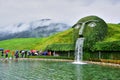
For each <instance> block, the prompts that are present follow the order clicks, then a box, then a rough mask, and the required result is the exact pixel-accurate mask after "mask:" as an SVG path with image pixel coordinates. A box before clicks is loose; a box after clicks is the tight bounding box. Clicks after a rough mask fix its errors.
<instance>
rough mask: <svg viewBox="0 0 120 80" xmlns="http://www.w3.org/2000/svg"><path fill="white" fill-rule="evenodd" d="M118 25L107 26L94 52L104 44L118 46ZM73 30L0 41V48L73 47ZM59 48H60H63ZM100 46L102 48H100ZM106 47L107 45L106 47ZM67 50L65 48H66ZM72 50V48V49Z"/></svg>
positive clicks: (39, 48)
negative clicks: (103, 36)
mask: <svg viewBox="0 0 120 80" xmlns="http://www.w3.org/2000/svg"><path fill="white" fill-rule="evenodd" d="M119 33H120V25H118V24H108V33H107V36H106V37H105V38H104V40H103V41H102V42H97V43H96V44H95V46H94V50H99V49H103V48H104V47H105V45H104V44H107V43H112V42H117V43H119V44H118V46H119V45H120V35H119ZM73 42H74V40H73V29H72V28H71V29H69V30H66V31H64V32H59V33H57V34H54V35H52V36H49V37H46V38H16V39H10V40H4V41H0V48H4V49H10V50H31V49H37V50H45V49H46V48H47V47H48V45H49V46H50V45H52V46H53V44H64V45H65V44H69V45H73ZM64 45H63V46H60V47H64ZM101 45H102V46H101ZM107 46H108V45H107ZM110 47H111V46H110ZM66 48H67V47H66ZM72 49H74V48H72Z"/></svg>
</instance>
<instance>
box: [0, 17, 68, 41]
mask: <svg viewBox="0 0 120 80" xmlns="http://www.w3.org/2000/svg"><path fill="white" fill-rule="evenodd" d="M68 28H70V26H69V25H68V24H66V23H60V22H55V21H53V20H51V19H41V20H36V21H32V22H29V23H18V24H12V25H8V26H3V27H1V29H0V35H1V36H0V40H5V39H11V38H31V37H47V36H50V35H52V34H54V33H57V32H60V31H64V30H67V29H68Z"/></svg>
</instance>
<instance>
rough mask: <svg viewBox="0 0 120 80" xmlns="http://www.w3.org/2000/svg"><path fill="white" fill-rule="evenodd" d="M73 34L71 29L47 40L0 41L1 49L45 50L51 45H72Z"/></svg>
mask: <svg viewBox="0 0 120 80" xmlns="http://www.w3.org/2000/svg"><path fill="white" fill-rule="evenodd" d="M72 35H73V32H72V29H69V30H67V31H64V32H59V33H57V34H54V35H52V36H49V37H46V38H15V39H9V40H4V41H0V48H4V49H10V50H31V49H36V50H45V48H46V47H47V46H48V45H50V44H55V43H62V44H64V43H65V44H70V43H72V42H73V37H72Z"/></svg>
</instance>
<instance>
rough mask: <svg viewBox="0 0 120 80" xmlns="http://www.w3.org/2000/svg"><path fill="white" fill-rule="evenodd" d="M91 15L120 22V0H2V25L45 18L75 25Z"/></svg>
mask: <svg viewBox="0 0 120 80" xmlns="http://www.w3.org/2000/svg"><path fill="white" fill-rule="evenodd" d="M89 15H97V16H99V17H101V18H102V19H104V20H105V21H106V22H111V23H120V0H0V26H4V25H8V24H13V23H19V22H29V21H34V20H39V19H43V18H49V19H53V20H56V21H59V22H66V23H68V24H70V25H73V24H74V23H76V22H77V21H78V20H79V19H80V18H82V17H85V16H89Z"/></svg>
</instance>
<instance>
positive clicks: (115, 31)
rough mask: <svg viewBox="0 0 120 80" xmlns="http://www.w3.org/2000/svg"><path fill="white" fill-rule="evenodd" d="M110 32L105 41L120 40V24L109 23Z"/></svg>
mask: <svg viewBox="0 0 120 80" xmlns="http://www.w3.org/2000/svg"><path fill="white" fill-rule="evenodd" d="M108 26H109V28H108V33H107V36H106V37H105V39H104V40H103V42H112V41H120V25H118V24H111V23H109V24H108Z"/></svg>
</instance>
